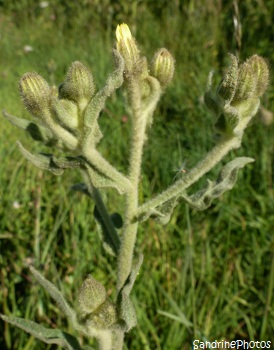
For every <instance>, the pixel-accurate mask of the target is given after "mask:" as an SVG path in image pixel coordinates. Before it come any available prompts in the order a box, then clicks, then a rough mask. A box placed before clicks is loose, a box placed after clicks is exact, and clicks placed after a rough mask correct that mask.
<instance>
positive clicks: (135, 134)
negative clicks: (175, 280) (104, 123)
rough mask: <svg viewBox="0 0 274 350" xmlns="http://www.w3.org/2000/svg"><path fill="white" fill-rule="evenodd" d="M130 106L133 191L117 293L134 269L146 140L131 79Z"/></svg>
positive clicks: (136, 90) (135, 85)
mask: <svg viewBox="0 0 274 350" xmlns="http://www.w3.org/2000/svg"><path fill="white" fill-rule="evenodd" d="M127 89H128V92H129V105H130V106H131V108H132V124H131V126H132V130H131V148H130V149H131V153H130V163H129V180H130V181H131V185H132V187H131V189H130V190H129V191H128V193H127V194H126V212H125V222H124V230H123V233H122V241H121V247H120V252H119V257H118V281H117V292H118V291H119V290H120V289H121V288H122V286H123V285H124V283H125V281H126V279H127V277H128V275H129V274H130V271H131V267H132V259H133V253H134V245H135V241H136V234H137V229H138V223H137V222H133V218H134V217H135V216H136V214H137V210H138V189H139V179H140V171H141V163H142V154H143V145H144V140H145V129H146V115H144V113H142V109H141V96H140V87H139V81H138V80H137V79H136V80H135V79H131V80H130V81H129V82H128V86H127Z"/></svg>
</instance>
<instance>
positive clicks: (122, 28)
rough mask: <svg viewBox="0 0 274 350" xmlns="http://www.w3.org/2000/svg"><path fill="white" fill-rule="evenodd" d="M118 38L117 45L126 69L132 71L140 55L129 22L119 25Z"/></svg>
mask: <svg viewBox="0 0 274 350" xmlns="http://www.w3.org/2000/svg"><path fill="white" fill-rule="evenodd" d="M116 39H117V42H116V47H117V50H118V51H119V52H120V54H121V55H122V57H123V59H124V61H125V65H126V70H127V71H128V72H132V71H133V69H134V68H135V65H136V63H137V61H138V59H139V56H140V55H139V49H138V47H137V45H136V41H135V39H134V38H133V36H132V35H131V32H130V30H129V27H128V26H127V24H124V23H123V24H121V25H118V26H117V28H116Z"/></svg>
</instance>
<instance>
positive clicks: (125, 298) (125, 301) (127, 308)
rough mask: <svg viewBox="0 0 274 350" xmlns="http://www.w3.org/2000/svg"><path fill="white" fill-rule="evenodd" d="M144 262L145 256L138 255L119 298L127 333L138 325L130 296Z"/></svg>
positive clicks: (121, 316) (119, 311)
mask: <svg viewBox="0 0 274 350" xmlns="http://www.w3.org/2000/svg"><path fill="white" fill-rule="evenodd" d="M142 262H143V254H140V255H138V257H137V259H136V260H135V261H134V263H133V265H132V270H131V273H130V275H129V276H128V278H127V280H126V282H125V284H124V286H123V287H122V288H121V290H120V292H119V294H118V297H117V310H118V315H119V319H120V321H122V322H123V328H124V330H125V332H128V331H129V330H130V329H131V328H133V327H135V326H136V324H137V317H136V312H135V308H134V306H133V303H132V301H131V300H130V297H129V294H130V292H131V290H132V287H133V284H134V282H135V280H136V277H137V275H138V273H139V270H140V267H141V265H142Z"/></svg>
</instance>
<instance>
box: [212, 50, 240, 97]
mask: <svg viewBox="0 0 274 350" xmlns="http://www.w3.org/2000/svg"><path fill="white" fill-rule="evenodd" d="M229 56H230V59H231V65H230V67H229V68H228V70H227V72H226V74H225V76H224V78H223V79H222V81H221V82H220V84H219V86H218V88H217V94H218V96H219V97H221V98H222V99H223V100H225V101H229V102H230V101H231V100H232V99H233V97H234V95H235V92H236V88H237V83H238V60H237V58H236V57H235V56H233V55H229Z"/></svg>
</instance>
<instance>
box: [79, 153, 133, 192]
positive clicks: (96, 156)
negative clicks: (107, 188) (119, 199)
mask: <svg viewBox="0 0 274 350" xmlns="http://www.w3.org/2000/svg"><path fill="white" fill-rule="evenodd" d="M83 157H84V158H85V159H86V160H87V161H88V163H90V164H91V165H93V166H94V167H95V168H96V169H97V170H99V171H100V172H101V173H102V174H107V176H108V177H109V178H110V179H112V180H113V181H115V182H116V183H117V184H118V187H119V188H120V189H121V191H122V192H127V191H128V189H129V188H130V187H131V183H130V181H129V179H128V178H127V177H126V176H124V175H123V174H121V173H120V172H119V171H118V170H116V169H115V168H114V167H113V166H112V165H111V164H110V163H109V162H108V161H107V160H106V159H105V158H104V157H103V156H102V155H101V154H100V153H99V152H98V151H97V150H96V149H95V148H91V149H89V151H88V152H83Z"/></svg>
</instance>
